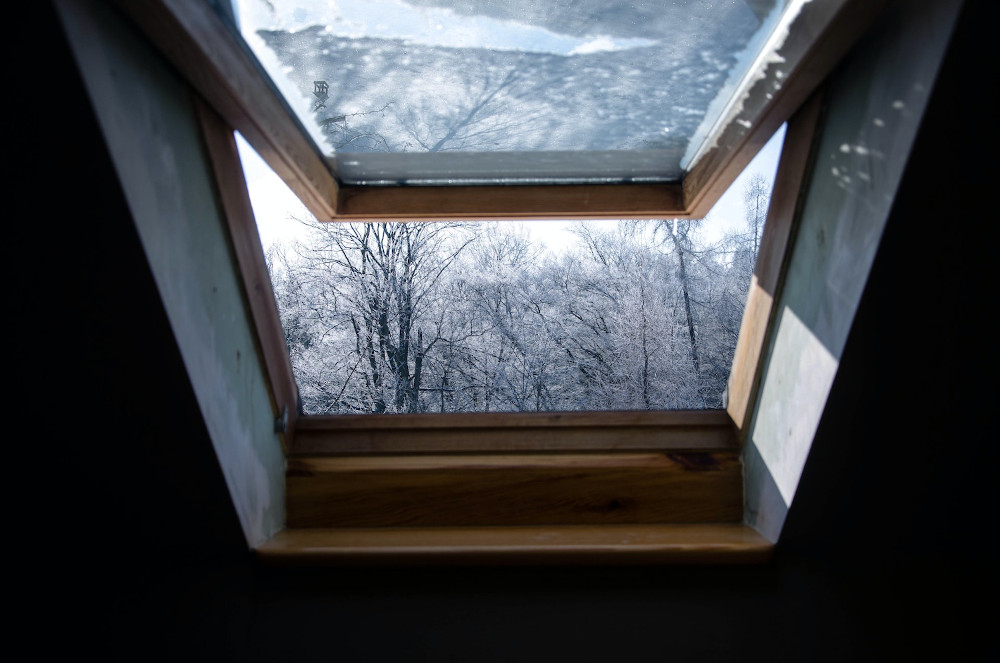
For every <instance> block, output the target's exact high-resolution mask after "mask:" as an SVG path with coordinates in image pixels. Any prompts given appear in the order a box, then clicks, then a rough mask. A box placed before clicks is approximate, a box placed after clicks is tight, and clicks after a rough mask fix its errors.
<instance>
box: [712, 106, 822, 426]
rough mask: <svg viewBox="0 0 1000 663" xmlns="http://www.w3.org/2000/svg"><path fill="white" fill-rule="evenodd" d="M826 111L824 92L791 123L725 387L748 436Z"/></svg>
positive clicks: (732, 409) (733, 415)
mask: <svg viewBox="0 0 1000 663" xmlns="http://www.w3.org/2000/svg"><path fill="white" fill-rule="evenodd" d="M822 108H823V92H822V90H819V91H817V92H816V93H815V94H813V96H812V97H811V98H810V99H809V101H808V102H807V103H806V104H805V105H804V106H803V107H802V108H801V109H800V110H799V111H798V112H797V113H796V114H795V116H794V117H792V119H791V120H789V123H788V129H787V130H786V132H785V142H784V144H783V146H782V149H781V158H780V160H779V162H778V172H777V174H776V176H775V181H774V187H773V189H772V193H771V203H770V205H769V206H768V210H767V220H766V221H765V223H764V232H763V233H762V235H761V242H760V249H759V250H758V252H757V262H756V263H755V265H754V274H753V277H752V279H751V282H750V291H749V292H748V293H747V303H746V306H745V307H744V309H743V320H742V322H741V323H740V333H739V337H738V338H737V341H736V351H735V352H734V354H733V366H732V369H731V370H730V373H729V380H728V383H727V385H726V390H727V405H726V411H727V412H728V413H729V416H730V417H731V418H732V421H733V424H734V425H735V426H736V429H737V430H738V431H739V432H740V439H742V438H743V437H744V435H745V431H746V427H747V424H748V423H749V421H748V420H749V417H750V414H751V413H752V411H753V404H754V399H755V397H756V392H757V387H758V384H759V382H760V376H761V372H762V367H761V360H762V358H763V354H764V343H765V340H766V338H767V334H768V330H769V329H770V326H771V324H772V320H773V318H774V313H775V312H774V310H773V309H774V307H773V302H774V301H775V300H776V295H777V292H778V289H779V287H780V285H781V282H782V278H783V274H784V268H785V265H786V263H787V255H786V254H787V251H788V247H789V246H790V245H791V244H790V242H791V237H792V236H793V234H794V229H795V227H796V224H797V221H798V218H799V214H800V213H801V207H802V202H803V200H804V198H805V191H804V187H805V183H806V182H807V181H808V177H809V173H810V172H811V166H812V159H813V154H814V152H815V150H814V143H815V140H816V137H817V136H818V128H819V124H820V118H821V115H822Z"/></svg>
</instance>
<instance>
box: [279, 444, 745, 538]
mask: <svg viewBox="0 0 1000 663" xmlns="http://www.w3.org/2000/svg"><path fill="white" fill-rule="evenodd" d="M742 518H743V481H742V465H741V463H740V460H739V457H738V454H737V453H736V452H725V453H676V454H637V453H626V454H608V453H595V454H565V455H555V454H552V455H539V454H505V455H477V456H466V455H459V456H454V455H444V456H438V455H430V454H427V455H420V456H380V457H341V458H292V459H289V461H288V469H287V473H286V523H287V526H288V527H291V528H298V527H395V526H422V527H437V526H478V525H543V524H560V525H580V524H611V523H619V524H621V523H665V522H680V523H685V522H686V523H691V522H739V521H740V520H742Z"/></svg>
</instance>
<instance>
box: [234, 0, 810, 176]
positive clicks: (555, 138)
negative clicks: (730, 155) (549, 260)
mask: <svg viewBox="0 0 1000 663" xmlns="http://www.w3.org/2000/svg"><path fill="white" fill-rule="evenodd" d="M235 4H236V7H235V11H234V14H235V17H236V21H237V22H238V24H239V28H238V29H239V32H240V34H241V35H242V37H243V39H245V41H246V43H247V44H248V45H249V47H250V49H251V50H252V52H253V53H254V55H255V56H256V57H257V59H258V60H259V61H260V62H261V64H262V65H263V67H264V68H265V70H266V71H267V73H268V75H269V76H270V78H271V79H272V81H273V82H274V84H275V85H276V86H277V87H278V89H280V91H281V93H282V95H283V97H284V99H285V101H286V102H287V103H288V105H289V106H290V107H291V108H292V109H293V110H294V112H295V114H296V115H297V117H298V119H299V121H300V122H301V124H302V126H303V127H304V128H305V129H306V131H307V132H308V133H309V135H310V136H311V137H312V139H313V140H314V142H315V143H316V145H317V148H318V149H319V151H320V152H321V153H322V154H323V155H325V157H326V158H327V160H328V165H329V167H330V169H331V171H332V172H333V173H334V174H335V176H336V178H337V180H338V182H339V183H340V184H341V185H345V186H357V185H361V186H379V185H381V186H398V185H409V186H420V185H422V186H427V185H432V186H440V185H452V186H455V185H496V184H506V185H512V184H521V185H525V184H527V185H537V184H564V185H565V184H612V183H645V184H651V183H667V182H679V181H681V180H682V179H683V176H684V175H685V173H686V172H687V171H688V170H689V168H690V167H691V166H692V164H693V162H694V160H695V159H696V157H698V156H700V155H701V154H702V153H703V152H704V148H705V147H706V146H709V145H710V143H711V142H712V140H713V139H715V138H716V137H717V135H716V134H717V128H718V125H719V124H720V122H721V121H722V120H724V119H725V116H726V115H727V114H728V113H730V112H732V111H733V105H732V101H733V100H734V99H738V97H739V94H742V92H743V91H744V90H743V88H744V87H745V84H746V82H747V81H748V77H749V78H750V79H752V76H750V74H751V73H752V71H753V68H754V67H755V66H759V65H760V58H761V55H762V53H763V50H762V49H764V48H765V47H773V46H774V45H775V43H774V37H775V36H776V35H777V36H779V37H780V33H781V31H780V30H777V32H776V28H777V27H779V26H780V25H783V21H785V22H787V19H788V16H789V15H794V12H795V11H797V6H798V5H800V4H801V3H799V2H788V1H786V0H746V1H742V0H741V1H738V2H727V3H702V2H680V3H671V4H664V3H643V2H629V3H625V2H622V3H610V4H609V3H607V2H603V1H600V0H591V1H588V2H577V3H572V4H571V5H567V6H563V5H560V4H557V3H536V2H526V1H522V0H508V1H507V2H502V3H497V2H485V1H479V0H472V1H466V2H449V1H447V0H371V1H361V0H356V1H355V0H349V1H341V2H337V3H332V2H328V3H322V2H313V3H308V2H302V1H297V0H282V1H278V2H265V1H263V0H236V2H235ZM790 7H791V10H790V11H786V10H789V8H790Z"/></svg>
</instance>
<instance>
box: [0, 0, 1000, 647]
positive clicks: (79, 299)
mask: <svg viewBox="0 0 1000 663" xmlns="http://www.w3.org/2000/svg"><path fill="white" fill-rule="evenodd" d="M984 4H986V3H974V4H970V5H969V6H967V7H966V9H965V11H964V14H963V17H962V19H961V20H960V23H959V26H958V28H957V31H956V34H955V37H954V38H953V43H952V46H951V48H950V52H949V56H948V58H947V59H946V61H945V63H944V65H943V68H942V71H941V74H940V76H939V80H938V84H937V86H936V88H935V91H934V95H933V97H932V99H931V102H930V105H929V107H928V110H927V112H926V115H925V118H924V122H923V125H922V127H921V130H920V133H919V135H918V138H917V142H916V144H915V146H914V150H913V153H912V155H911V158H910V162H909V165H908V167H907V171H906V174H905V176H904V179H903V182H902V185H901V188H900V191H899V193H898V195H897V198H896V202H895V203H894V206H893V211H892V214H891V216H890V218H889V221H888V226H887V229H886V232H885V235H884V238H883V242H882V246H881V247H880V249H879V253H878V256H877V258H876V261H875V266H874V269H873V273H872V275H871V277H870V280H869V283H868V286H867V288H866V291H865V295H864V297H863V299H862V302H861V306H860V308H859V311H858V313H857V318H856V321H855V325H854V327H853V329H852V332H851V335H850V338H849V340H848V343H847V346H846V348H845V350H844V354H843V358H842V361H841V365H840V370H839V372H838V375H837V378H836V380H835V382H834V385H833V389H832V391H831V396H830V401H829V403H828V407H827V410H826V412H825V414H824V417H823V420H822V422H821V424H820V427H819V432H818V434H817V439H816V441H815V442H814V444H813V448H812V452H811V454H810V457H809V460H808V462H807V465H806V469H805V473H804V475H803V478H802V480H801V482H800V485H799V489H798V493H797V495H796V499H795V502H794V503H793V505H792V507H791V509H790V511H789V514H788V519H787V521H786V524H785V528H784V531H783V535H782V539H781V541H780V542H779V545H778V550H777V554H776V557H775V560H774V561H773V563H771V564H769V565H766V566H755V567H749V568H700V567H693V568H681V567H678V568H670V567H664V568H657V567H654V568H618V569H616V568H549V569H531V568H528V569H503V568H477V569H436V570H427V569H423V570H421V569H379V570H359V569H353V570H349V569H343V570H330V571H325V572H317V571H308V572H307V571H298V572H289V571H284V572H279V571H274V570H265V569H260V568H257V567H255V566H254V565H253V564H252V561H251V559H250V557H249V554H248V553H247V552H246V550H245V549H244V546H243V539H242V534H241V532H240V531H239V525H238V521H237V520H236V516H235V513H234V512H233V510H232V507H231V505H230V504H229V501H228V496H227V495H226V494H225V490H224V486H225V484H224V482H223V480H222V476H221V472H220V471H219V468H218V465H217V463H216V461H215V459H214V456H213V455H212V452H211V444H210V442H209V440H208V439H207V433H206V431H205V427H204V424H202V423H201V418H200V413H199V412H198V407H197V403H196V401H195V399H194V395H193V392H192V390H191V386H190V384H189V383H188V381H187V378H186V375H185V373H184V370H183V365H182V363H181V359H180V355H179V353H178V351H177V347H176V344H175V343H174V341H173V337H172V334H171V332H170V327H169V322H168V320H167V318H166V315H165V314H164V312H163V308H162V305H161V304H160V303H159V299H158V297H157V295H156V289H155V286H154V284H153V280H152V277H151V275H150V273H149V269H148V266H147V265H146V263H145V259H144V256H143V255H142V250H141V247H140V245H139V241H138V237H137V236H136V234H135V231H134V229H133V227H132V223H131V219H130V217H129V213H128V209H127V207H126V205H125V202H124V199H123V197H122V193H121V190H120V188H119V186H118V183H117V178H116V176H115V174H114V171H113V167H112V165H111V163H110V160H109V158H108V156H107V152H106V149H105V148H104V145H103V142H102V139H101V136H100V132H99V130H98V128H97V124H96V121H95V119H94V116H93V113H92V111H91V110H90V107H89V104H88V102H87V99H86V96H85V94H84V92H83V89H82V86H81V84H80V81H79V77H78V76H77V73H76V71H75V69H74V65H73V63H72V60H71V58H70V56H69V54H68V51H67V50H66V48H65V43H64V42H63V40H62V36H61V34H60V33H59V32H58V29H57V27H56V22H55V20H54V17H53V16H52V15H51V14H49V13H47V12H46V11H45V9H46V8H45V6H44V5H41V7H40V8H39V9H37V10H32V11H33V12H38V14H37V15H36V16H31V17H30V19H31V20H28V18H29V17H28V16H27V14H25V20H24V21H23V22H21V23H19V25H20V26H22V28H23V29H19V30H14V31H13V32H15V33H16V34H15V35H13V36H12V38H11V40H10V42H9V43H8V44H7V45H6V47H7V48H10V49H11V53H10V55H11V56H15V55H20V58H19V59H18V58H15V59H14V60H11V59H7V60H6V61H8V62H10V61H15V62H24V61H28V62H27V64H26V66H24V67H13V68H12V74H13V81H11V82H9V88H8V89H10V90H14V91H21V93H22V94H23V97H15V98H14V101H13V103H12V105H16V106H17V107H18V109H19V110H21V111H23V115H20V114H19V117H18V120H17V122H11V121H8V122H7V123H6V127H5V128H6V134H7V145H8V146H12V148H11V147H8V149H9V150H11V151H10V152H9V154H11V155H13V158H10V157H9V158H8V159H5V160H4V166H3V167H4V175H5V177H4V179H5V181H6V182H8V183H9V184H8V186H9V187H10V188H9V191H10V197H11V198H12V199H13V200H14V206H13V208H12V209H11V211H10V212H9V213H8V214H9V216H8V219H9V224H10V225H11V227H12V229H13V231H14V232H13V234H12V235H11V239H9V240H8V243H7V244H6V246H7V247H8V250H9V251H10V252H11V253H13V254H15V260H13V261H8V262H7V267H8V270H9V271H10V276H9V278H8V283H9V284H10V286H11V288H12V289H13V290H14V291H15V293H16V294H15V297H14V304H13V306H12V307H11V309H10V313H11V315H10V316H9V317H8V320H9V322H8V328H9V329H11V331H12V332H13V333H12V334H11V336H12V338H11V340H9V341H8V343H9V346H8V347H9V354H11V355H12V356H13V357H14V362H15V366H16V369H15V373H14V375H15V376H17V377H18V385H17V387H16V388H15V392H14V393H13V395H8V399H9V400H8V403H9V405H10V407H11V408H12V410H11V421H12V422H13V421H17V422H19V423H20V422H24V423H25V424H27V425H23V426H21V427H17V428H14V427H12V429H11V430H16V431H17V432H18V433H22V434H20V435H17V434H12V435H10V437H9V444H10V446H11V447H12V448H13V449H14V450H15V454H14V455H13V458H15V459H16V460H14V461H13V462H11V465H10V473H11V475H12V476H15V477H17V478H18V479H21V480H20V481H15V482H14V485H15V486H16V487H17V490H16V491H15V497H16V499H13V500H11V501H10V502H9V504H10V505H11V510H12V511H13V513H14V516H15V518H14V519H13V523H14V527H12V528H11V529H10V530H9V532H11V533H17V535H16V536H14V537H12V538H11V539H10V540H12V541H14V542H16V543H21V544H22V546H19V548H21V549H22V550H24V552H25V553H26V554H25V555H24V556H23V558H19V561H20V562H23V563H21V564H19V565H18V566H15V567H14V569H15V571H16V572H19V573H18V575H17V576H15V577H14V579H13V582H12V583H11V584H12V585H13V584H17V585H21V584H22V583H24V582H25V581H27V585H28V586H27V589H28V591H26V592H24V593H23V594H22V593H17V594H15V595H14V597H15V598H14V603H15V605H18V606H23V608H22V609H21V610H20V611H19V612H20V614H21V615H22V618H24V617H26V619H24V623H25V624H26V625H37V626H42V627H44V628H40V629H38V630H37V631H35V630H34V629H31V630H28V629H27V628H25V629H18V630H19V631H21V632H22V633H24V634H30V635H31V639H30V641H29V642H30V643H31V644H32V645H33V651H34V652H36V653H38V654H44V653H58V654H60V655H66V656H68V655H80V654H86V653H93V654H95V655H97V656H99V657H101V658H110V659H118V658H120V659H128V660H136V659H149V658H153V659H160V658H162V659H169V660H175V659H176V660H191V659H203V658H204V659H207V658H210V657H211V658H214V659H217V660H246V661H255V660H261V661H265V660H312V659H323V660H329V659H335V660H352V661H353V660H361V661H365V660H407V661H411V660H427V661H470V660H473V661H480V660H485V661H491V660H497V661H508V660H583V661H591V660H593V661H605V660H627V661H646V660H671V659H672V660H682V661H687V660H761V661H817V660H819V661H842V660H859V659H860V660H897V659H902V658H908V657H916V656H918V655H922V656H921V658H922V659H923V658H930V659H947V660H963V661H965V660H988V659H994V660H995V659H996V658H997V656H996V655H997V653H998V651H997V649H998V648H997V645H996V640H997V638H996V636H995V634H994V632H995V628H994V626H993V622H994V615H995V608H994V607H993V605H992V603H993V601H994V600H995V599H994V597H995V589H996V581H997V571H996V566H995V563H994V561H995V560H994V558H995V553H994V550H995V548H993V547H991V545H990V542H989V540H988V538H987V537H988V536H989V534H990V532H989V529H988V528H989V526H990V525H991V524H992V523H991V521H992V518H991V517H990V516H992V509H988V505H989V506H991V505H992V504H993V503H994V502H995V500H994V499H993V495H992V493H993V490H992V485H991V481H990V476H991V474H992V473H993V469H994V467H995V458H996V453H995V451H994V449H995V444H994V442H995V439H996V433H995V432H994V431H995V430H996V426H995V425H991V424H992V422H990V421H987V418H989V417H991V415H992V412H993V411H994V409H995V406H994V405H993V403H992V401H993V399H994V397H995V395H996V389H995V387H994V386H993V384H992V380H993V377H994V375H995V374H996V371H995V367H996V362H995V357H996V350H995V347H994V344H995V342H996V340H997V336H998V334H997V332H996V328H995V327H994V324H993V322H992V318H993V317H994V314H995V312H996V309H997V296H996V292H997V290H996V285H997V278H996V275H995V261H991V260H990V258H991V257H992V253H993V251H994V250H995V249H994V247H995V246H996V244H995V243H994V242H993V240H994V238H995V235H996V233H995V232H994V231H993V230H992V228H991V225H992V220H993V218H995V214H994V213H991V212H992V206H991V202H992V201H990V200H988V196H989V195H990V194H991V193H992V192H993V190H994V188H995V184H994V182H995V180H996V171H997V168H996V163H995V158H994V156H993V155H995V154H996V152H995V148H996V141H995V129H994V128H993V126H992V125H993V115H995V112H994V111H993V108H992V106H991V105H990V104H989V103H986V101H988V100H987V99H986V96H988V95H990V94H992V91H991V83H990V82H989V79H988V77H987V78H985V79H984V78H983V76H986V72H988V71H991V70H992V67H993V64H995V62H996V56H995V55H993V54H992V52H991V50H992V49H990V35H987V34H986V32H987V30H988V28H987V26H988V25H989V23H988V22H987V21H985V20H984V18H983V10H982V9H981V6H982V5H984ZM29 28H30V29H29ZM41 46H44V50H45V51H46V53H47V59H46V60H41V59H39V58H37V56H36V53H37V51H38V49H39V48H40V47H41ZM28 99H31V100H32V101H31V102H30V103H29V102H28V101H27V100H28ZM25 403H27V408H26V410H27V411H26V412H25V408H24V404H25ZM29 477H30V481H29V480H28V479H29ZM25 506H27V508H25ZM22 599H23V600H22ZM990 654H992V656H990Z"/></svg>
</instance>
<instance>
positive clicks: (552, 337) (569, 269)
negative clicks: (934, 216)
mask: <svg viewBox="0 0 1000 663" xmlns="http://www.w3.org/2000/svg"><path fill="white" fill-rule="evenodd" d="M769 194H770V183H769V182H767V181H766V179H765V178H764V177H763V176H760V175H755V176H754V177H752V178H751V179H750V180H748V182H747V183H746V185H745V188H744V191H743V197H744V225H743V227H742V228H741V230H740V231H739V232H733V233H729V234H727V235H726V236H724V237H723V238H722V239H721V240H718V241H715V242H706V241H702V240H700V235H701V233H700V232H699V231H700V229H699V224H700V223H702V222H701V221H698V220H688V219H670V220H622V221H619V222H617V224H616V225H615V226H614V228H613V229H611V230H608V229H601V228H597V227H595V226H594V224H588V223H587V222H580V224H579V226H578V227H576V228H574V229H573V230H572V242H570V243H568V245H567V246H564V247H561V248H560V250H552V249H547V248H545V247H544V246H540V245H539V244H538V243H535V242H532V241H531V238H530V235H529V233H528V232H527V231H526V230H525V229H524V228H523V227H522V226H520V225H519V224H517V223H513V222H504V221H495V222H467V223H460V222H444V221H442V222H436V223H428V222H408V223H404V222H377V223H374V222H373V223H316V222H308V221H302V223H307V224H309V225H310V233H309V238H308V240H306V241H296V242H293V243H291V244H278V245H275V246H273V247H271V248H270V249H269V250H268V254H267V262H268V268H269V270H270V272H271V278H272V283H273V286H274V292H275V297H276V300H277V303H278V308H279V312H280V316H281V321H282V325H283V328H284V331H285V339H286V342H287V345H288V351H289V355H290V357H291V361H292V366H293V371H294V374H295V377H296V381H297V384H298V388H299V392H300V399H301V409H302V411H303V412H304V413H307V414H339V413H355V414H356V413H373V414H378V413H420V412H528V411H572V410H577V411H580V410H650V409H701V408H719V407H723V406H724V393H725V387H726V380H727V377H728V375H729V368H730V365H731V363H732V358H733V352H734V350H735V347H736V339H737V336H738V333H739V327H740V322H741V319H742V315H743V307H744V302H745V298H746V294H747V291H748V289H749V284H750V278H751V274H752V272H753V266H754V261H755V259H756V254H757V249H758V246H759V243H760V233H761V230H762V228H763V223H764V218H765V216H766V211H767V202H768V196H769Z"/></svg>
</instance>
